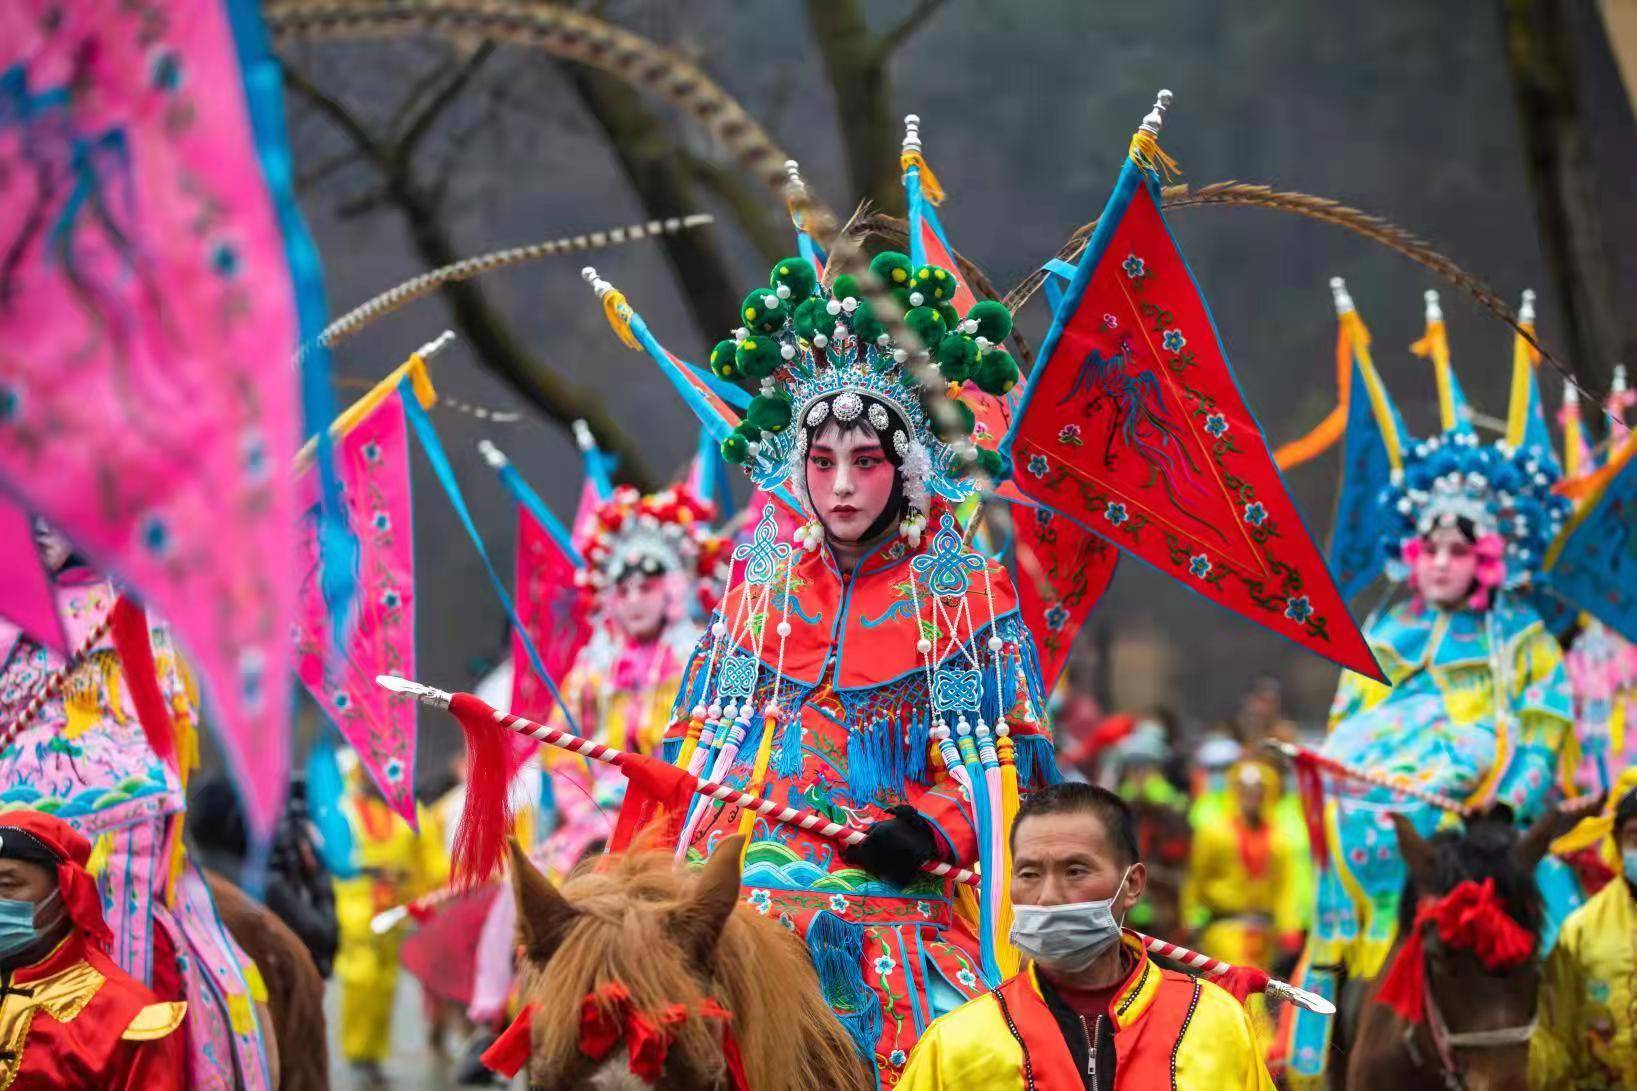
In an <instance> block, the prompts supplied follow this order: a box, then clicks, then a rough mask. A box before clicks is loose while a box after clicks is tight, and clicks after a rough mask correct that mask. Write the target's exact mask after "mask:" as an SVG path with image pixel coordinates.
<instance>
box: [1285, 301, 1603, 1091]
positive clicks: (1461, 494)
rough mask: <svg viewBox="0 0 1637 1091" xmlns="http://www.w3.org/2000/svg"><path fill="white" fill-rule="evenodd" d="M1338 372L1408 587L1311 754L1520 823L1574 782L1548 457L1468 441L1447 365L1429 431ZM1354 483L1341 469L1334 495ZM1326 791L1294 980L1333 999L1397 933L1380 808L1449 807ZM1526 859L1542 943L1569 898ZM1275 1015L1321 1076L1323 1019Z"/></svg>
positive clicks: (1375, 633)
mask: <svg viewBox="0 0 1637 1091" xmlns="http://www.w3.org/2000/svg"><path fill="white" fill-rule="evenodd" d="M1428 294H1429V297H1432V296H1435V293H1428ZM1338 302H1340V297H1338ZM1429 304H1430V305H1429V315H1428V318H1429V330H1431V329H1432V324H1433V323H1434V322H1436V323H1437V330H1436V332H1437V333H1438V334H1440V335H1441V333H1442V317H1441V315H1439V314H1438V312H1437V311H1436V301H1435V299H1429ZM1347 306H1348V307H1350V306H1351V301H1350V300H1349V301H1347ZM1435 359H1436V357H1435ZM1354 378H1355V385H1354V389H1355V390H1359V391H1367V392H1368V394H1369V397H1370V401H1371V402H1373V403H1374V405H1375V411H1374V414H1373V416H1372V415H1368V414H1366V415H1362V416H1366V417H1368V418H1369V420H1370V421H1371V423H1370V424H1367V425H1365V427H1373V428H1375V429H1378V432H1377V433H1376V434H1377V435H1378V436H1379V440H1380V443H1381V445H1382V446H1381V449H1382V450H1383V452H1385V453H1387V455H1388V458H1389V459H1390V461H1391V469H1392V472H1391V476H1390V479H1389V483H1388V484H1387V485H1386V487H1385V488H1383V489H1381V491H1380V492H1379V494H1378V495H1376V496H1375V497H1374V498H1373V500H1371V499H1364V500H1362V501H1361V502H1362V503H1365V504H1373V505H1379V507H1376V508H1374V510H1373V512H1372V513H1371V514H1373V515H1374V516H1375V517H1376V518H1378V519H1379V522H1378V523H1377V524H1376V525H1377V526H1378V527H1380V532H1379V534H1378V537H1377V540H1378V541H1379V549H1380V551H1381V555H1380V556H1379V560H1380V563H1382V564H1383V565H1384V567H1385V570H1386V573H1387V575H1388V576H1389V578H1391V579H1393V580H1395V581H1401V582H1403V583H1405V584H1407V587H1408V591H1409V595H1408V596H1407V597H1406V598H1404V599H1402V600H1401V601H1398V602H1396V603H1395V604H1393V605H1391V606H1390V607H1389V608H1387V609H1386V610H1385V611H1383V612H1381V613H1380V614H1379V615H1378V616H1376V617H1375V618H1374V620H1373V621H1372V622H1371V624H1370V625H1369V628H1368V637H1369V641H1370V647H1371V649H1372V650H1373V651H1374V653H1375V656H1376V659H1377V660H1378V661H1379V662H1380V664H1381V666H1382V668H1383V670H1384V671H1385V672H1386V674H1387V677H1388V681H1389V682H1390V683H1391V685H1390V686H1389V685H1381V684H1379V683H1376V682H1373V681H1370V680H1369V679H1366V678H1363V677H1362V676H1360V675H1357V674H1353V673H1347V674H1344V675H1343V677H1342V681H1341V685H1340V687H1339V689H1338V691H1337V693H1336V698H1335V703H1334V706H1333V707H1332V709H1331V718H1330V734H1329V737H1328V739H1327V740H1326V741H1325V744H1324V747H1323V753H1324V754H1325V755H1327V756H1329V757H1331V758H1334V759H1336V760H1338V761H1341V762H1344V763H1346V764H1348V765H1351V766H1354V767H1358V768H1361V769H1364V770H1368V771H1372V772H1376V773H1384V774H1389V775H1391V776H1393V777H1395V778H1398V779H1400V780H1402V781H1405V782H1408V783H1411V784H1413V785H1415V786H1416V787H1418V788H1421V789H1424V790H1426V791H1428V792H1432V793H1437V794H1439V795H1442V796H1445V797H1447V798H1449V799H1451V800H1454V801H1457V802H1459V803H1461V804H1464V805H1465V806H1467V807H1469V808H1474V809H1477V810H1483V809H1487V808H1490V807H1492V806H1493V805H1495V804H1504V805H1505V806H1506V807H1507V808H1509V809H1510V812H1511V815H1512V817H1513V819H1514V821H1516V822H1517V823H1519V824H1525V823H1528V822H1530V821H1531V820H1533V819H1534V818H1536V817H1537V816H1538V815H1539V814H1540V813H1541V812H1542V811H1543V810H1544V809H1545V807H1546V806H1547V805H1548V804H1549V803H1550V802H1551V797H1552V795H1553V793H1554V792H1555V791H1558V790H1559V789H1561V790H1563V791H1565V792H1572V791H1573V789H1572V774H1573V771H1574V769H1575V766H1576V765H1577V764H1578V752H1577V748H1576V745H1575V737H1574V733H1573V731H1572V728H1571V699H1570V691H1569V682H1568V678H1567V676H1566V674H1565V672H1564V668H1563V654H1562V650H1561V648H1560V647H1559V645H1558V642H1557V640H1556V639H1555V638H1554V637H1553V635H1552V633H1551V632H1550V631H1549V630H1548V629H1547V627H1546V625H1545V624H1544V623H1543V621H1542V619H1541V615H1540V613H1539V612H1537V609H1536V607H1535V605H1534V599H1533V598H1532V591H1533V588H1532V579H1533V576H1534V575H1535V574H1536V573H1537V572H1538V570H1539V565H1540V563H1541V561H1542V560H1543V559H1544V556H1545V553H1546V548H1547V546H1548V544H1549V543H1550V542H1551V540H1552V538H1553V536H1554V535H1555V534H1556V533H1557V530H1558V529H1559V527H1560V526H1561V525H1562V523H1563V520H1564V518H1565V517H1566V515H1567V510H1568V502H1567V501H1566V500H1564V499H1562V498H1560V497H1558V496H1556V495H1555V494H1554V493H1553V491H1552V486H1553V485H1554V484H1555V483H1556V482H1557V480H1558V478H1559V476H1560V475H1559V471H1558V469H1557V465H1556V462H1555V459H1554V458H1553V457H1552V453H1551V451H1550V448H1549V445H1545V446H1543V445H1540V444H1536V443H1525V444H1522V445H1519V446H1515V447H1514V446H1509V445H1507V444H1506V443H1504V442H1502V443H1495V444H1485V443H1482V442H1480V440H1479V437H1478V435H1477V434H1476V433H1475V432H1474V431H1473V429H1472V426H1471V424H1470V423H1469V422H1468V419H1467V417H1468V413H1467V410H1466V406H1465V402H1464V399H1463V397H1462V395H1461V392H1460V387H1459V385H1458V384H1457V382H1456V380H1455V378H1454V375H1453V373H1450V372H1449V371H1448V370H1447V367H1444V368H1441V369H1440V371H1439V380H1440V401H1441V405H1442V406H1443V408H1444V431H1443V433H1442V434H1441V435H1439V436H1436V437H1433V438H1431V439H1427V440H1424V441H1420V442H1413V443H1412V442H1411V441H1410V440H1409V439H1408V438H1407V437H1406V436H1405V435H1404V433H1403V425H1402V423H1401V422H1400V421H1399V418H1398V415H1397V412H1396V410H1393V409H1392V408H1391V405H1390V403H1389V402H1388V401H1387V398H1386V393H1385V391H1384V389H1383V388H1382V387H1381V385H1380V380H1379V378H1377V377H1376V375H1375V373H1374V371H1373V369H1372V370H1370V371H1369V372H1368V374H1367V375H1365V374H1361V372H1360V371H1359V370H1355V372H1354ZM1360 418H1361V414H1355V415H1354V423H1353V424H1351V425H1350V428H1356V427H1359V426H1360V425H1359V423H1358V422H1359V420H1360ZM1541 432H1542V433H1543V432H1544V422H1542V424H1541ZM1350 438H1356V437H1350ZM1355 449H1356V448H1355V447H1350V448H1349V450H1350V451H1352V450H1355ZM1349 465H1350V466H1351V460H1350V462H1349ZM1349 472H1351V470H1350V471H1349ZM1356 487H1358V483H1357V482H1356V481H1354V480H1351V479H1349V481H1348V482H1346V483H1345V484H1344V494H1345V491H1346V489H1348V488H1356ZM1346 504H1347V497H1346V496H1345V495H1344V497H1343V500H1342V505H1341V506H1342V507H1343V509H1344V510H1345V505H1346ZM1328 788H1329V792H1330V798H1329V799H1328V801H1327V802H1326V803H1325V806H1324V815H1323V828H1324V833H1325V837H1326V839H1327V841H1328V846H1327V847H1328V853H1327V854H1326V860H1325V863H1324V866H1323V867H1322V868H1321V870H1320V873H1319V877H1318V885H1317V892H1316V900H1315V907H1314V912H1313V923H1312V931H1311V933H1310V934H1309V937H1308V942H1307V947H1306V950H1305V952H1304V954H1303V957H1302V961H1301V965H1300V966H1299V967H1298V971H1297V972H1298V978H1297V984H1299V985H1300V986H1301V987H1302V988H1305V989H1309V990H1311V991H1314V992H1316V993H1319V994H1320V995H1323V996H1326V997H1329V998H1331V999H1332V1000H1334V999H1336V998H1337V997H1338V995H1339V994H1340V992H1341V990H1342V987H1343V986H1344V984H1345V983H1347V982H1348V981H1354V982H1358V981H1364V980H1368V979H1370V978H1372V977H1374V976H1375V975H1376V974H1377V973H1378V972H1379V971H1380V970H1381V969H1382V966H1383V961H1384V960H1385V958H1386V956H1387V954H1388V952H1389V950H1390V949H1391V948H1392V946H1393V943H1394V940H1395V938H1396V935H1397V929H1398V922H1399V901H1400V895H1401V892H1402V891H1403V889H1404V884H1405V880H1406V875H1407V872H1406V867H1405V862H1404V858H1403V856H1402V854H1401V853H1400V851H1399V848H1398V839H1397V838H1396V837H1395V835H1394V827H1393V824H1392V815H1393V813H1395V812H1396V813H1397V814H1400V815H1402V816H1404V817H1405V818H1406V819H1407V820H1408V821H1409V823H1410V824H1411V825H1412V826H1413V827H1414V829H1415V831H1416V832H1417V833H1418V834H1419V835H1421V836H1422V837H1430V836H1431V835H1432V834H1433V833H1434V832H1435V831H1436V830H1438V829H1440V828H1448V827H1449V826H1451V825H1453V824H1454V823H1455V817H1454V816H1453V815H1452V814H1450V813H1449V812H1446V811H1444V810H1441V809H1439V808H1437V807H1435V806H1432V805H1430V804H1428V803H1425V802H1422V801H1419V800H1417V799H1413V798H1409V797H1407V796H1406V795H1404V794H1403V793H1400V792H1396V791H1394V790H1392V789H1388V788H1384V787H1366V786H1361V785H1359V784H1355V783H1351V782H1342V781H1332V782H1330V783H1329V785H1328ZM1473 813H1476V812H1475V811H1474V812H1473ZM1540 868H1541V869H1542V870H1538V871H1537V878H1538V880H1539V882H1540V886H1541V889H1542V894H1543V896H1544V897H1545V898H1546V901H1547V918H1548V919H1547V921H1546V925H1545V933H1544V935H1543V942H1542V944H1541V948H1540V949H1541V951H1542V952H1543V953H1544V952H1545V951H1546V950H1549V949H1550V944H1551V935H1552V934H1553V933H1554V932H1555V925H1556V924H1557V923H1560V922H1561V920H1562V918H1563V916H1565V915H1566V914H1567V912H1568V911H1569V909H1572V908H1573V904H1574V899H1575V898H1576V897H1577V895H1575V894H1574V893H1573V890H1572V882H1570V881H1568V879H1567V876H1566V875H1560V874H1558V872H1559V871H1562V870H1563V869H1562V865H1561V863H1560V862H1558V861H1556V860H1554V859H1552V858H1549V857H1548V858H1547V859H1546V860H1545V861H1544V862H1543V863H1542V864H1541V865H1540ZM1291 1014H1292V1015H1293V1018H1291V1019H1290V1021H1289V1022H1288V1023H1287V1024H1286V1026H1285V1028H1284V1029H1285V1034H1284V1038H1285V1041H1284V1043H1283V1045H1284V1050H1285V1057H1286V1063H1287V1064H1288V1066H1289V1067H1288V1071H1287V1076H1288V1078H1289V1080H1290V1083H1291V1085H1292V1086H1294V1087H1306V1086H1320V1085H1321V1083H1322V1081H1323V1079H1324V1078H1325V1070H1326V1067H1327V1065H1328V1062H1329V1056H1328V1055H1329V1053H1330V1050H1331V1034H1332V1028H1333V1022H1334V1021H1333V1020H1328V1019H1322V1018H1316V1017H1314V1016H1312V1015H1311V1014H1310V1013H1308V1012H1305V1011H1294V1010H1293V1011H1292V1013H1291Z"/></svg>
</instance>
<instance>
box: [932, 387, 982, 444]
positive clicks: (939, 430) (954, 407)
mask: <svg viewBox="0 0 1637 1091" xmlns="http://www.w3.org/2000/svg"><path fill="white" fill-rule="evenodd" d="M946 409H948V410H950V412H948V413H946V412H944V410H946ZM945 418H948V419H947V421H946V420H945ZM927 419H928V420H929V421H931V422H932V431H933V432H934V433H935V434H936V435H937V437H938V438H939V439H941V440H943V441H944V442H945V443H953V442H955V441H956V440H958V439H965V438H966V437H967V436H969V435H971V434H972V429H973V428H975V427H977V423H978V418H977V416H976V414H974V413H973V412H972V407H971V406H969V405H967V404H966V403H965V402H963V401H961V400H960V399H959V398H946V397H944V396H943V395H942V394H935V395H933V396H932V397H931V398H929V399H928V404H927Z"/></svg>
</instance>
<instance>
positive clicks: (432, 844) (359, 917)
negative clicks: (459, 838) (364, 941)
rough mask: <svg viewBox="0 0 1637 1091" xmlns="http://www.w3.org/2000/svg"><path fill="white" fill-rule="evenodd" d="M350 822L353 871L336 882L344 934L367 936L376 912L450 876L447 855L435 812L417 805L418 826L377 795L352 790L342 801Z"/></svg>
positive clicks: (337, 906)
mask: <svg viewBox="0 0 1637 1091" xmlns="http://www.w3.org/2000/svg"><path fill="white" fill-rule="evenodd" d="M341 806H342V812H343V813H344V814H345V815H346V817H347V823H348V825H349V826H351V827H352V835H353V854H354V855H353V860H354V863H355V864H356V865H357V867H358V874H357V876H355V877H354V878H351V879H337V880H336V882H335V912H336V920H337V923H338V924H339V925H340V928H341V932H342V933H343V936H358V937H365V938H367V937H368V936H369V935H370V921H371V920H373V919H374V917H375V914H377V913H379V912H381V911H382V910H385V909H390V908H392V907H393V906H395V905H402V904H403V903H404V902H407V901H410V900H412V899H414V898H418V897H420V896H421V895H422V894H426V893H428V892H429V891H432V890H436V889H437V888H438V887H440V886H442V885H443V884H444V883H445V882H447V881H448V879H449V857H448V856H447V855H445V853H444V848H443V837H442V834H441V832H440V828H439V823H438V819H437V816H436V814H435V812H433V811H432V810H430V809H429V808H426V807H419V808H417V812H418V818H419V821H420V827H421V829H420V832H419V833H416V832H415V831H414V830H412V829H410V828H409V823H407V822H405V821H404V820H403V819H402V818H400V817H398V815H397V814H395V813H394V812H393V811H392V809H391V808H390V807H389V806H387V804H386V803H385V802H383V801H382V800H379V799H376V798H373V797H365V796H363V795H360V794H358V793H352V794H350V795H349V796H347V797H345V798H344V800H343V802H342V805H341Z"/></svg>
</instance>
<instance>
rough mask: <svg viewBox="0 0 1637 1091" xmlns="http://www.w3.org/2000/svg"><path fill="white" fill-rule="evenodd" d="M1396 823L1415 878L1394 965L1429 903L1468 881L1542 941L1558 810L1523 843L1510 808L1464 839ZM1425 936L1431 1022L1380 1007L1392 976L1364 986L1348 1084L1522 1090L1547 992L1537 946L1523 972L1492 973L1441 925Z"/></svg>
mask: <svg viewBox="0 0 1637 1091" xmlns="http://www.w3.org/2000/svg"><path fill="white" fill-rule="evenodd" d="M1392 818H1393V825H1394V826H1395V827H1396V829H1397V831H1398V844H1399V850H1400V851H1401V852H1402V853H1403V855H1404V862H1405V864H1406V865H1407V866H1408V869H1409V879H1408V881H1407V882H1406V884H1405V889H1404V896H1403V898H1402V900H1401V902H1400V906H1399V926H1398V941H1397V943H1396V944H1395V945H1394V947H1393V950H1392V952H1391V953H1390V954H1389V955H1388V958H1387V963H1386V965H1387V966H1388V967H1391V966H1392V965H1393V962H1394V960H1395V959H1396V958H1397V956H1398V953H1399V951H1400V950H1401V949H1402V948H1403V947H1404V945H1405V943H1406V941H1407V940H1408V939H1409V938H1410V935H1411V930H1412V928H1413V927H1414V924H1415V917H1416V912H1417V907H1418V905H1419V904H1420V903H1421V901H1422V899H1426V898H1436V897H1440V896H1442V895H1446V894H1448V893H1449V892H1450V891H1451V890H1452V889H1453V888H1455V887H1456V886H1457V885H1458V884H1459V883H1461V882H1462V881H1463V880H1467V879H1471V880H1475V881H1482V880H1485V879H1490V880H1493V882H1494V884H1495V893H1496V895H1497V897H1498V899H1499V901H1500V903H1501V905H1502V907H1503V908H1504V910H1505V912H1506V915H1507V916H1509V917H1511V918H1512V920H1513V921H1515V922H1516V923H1517V924H1518V925H1520V926H1521V927H1522V928H1523V929H1524V930H1525V931H1526V932H1527V933H1528V935H1529V936H1530V938H1531V939H1532V940H1533V941H1534V942H1535V943H1537V944H1538V936H1539V935H1540V928H1541V922H1542V915H1543V914H1542V907H1541V898H1540V892H1539V890H1538V889H1537V887H1536V885H1535V866H1536V865H1537V864H1539V863H1540V860H1541V858H1542V856H1544V855H1545V852H1546V848H1547V846H1548V845H1549V844H1550V842H1551V838H1552V836H1553V834H1554V833H1555V832H1557V825H1558V821H1557V816H1556V815H1555V814H1553V813H1550V812H1549V813H1548V814H1547V815H1546V816H1544V817H1543V818H1542V819H1541V820H1540V821H1538V822H1536V823H1535V825H1534V826H1533V827H1532V828H1531V829H1530V830H1529V832H1528V833H1526V834H1524V835H1523V836H1521V837H1520V836H1519V835H1518V833H1517V830H1516V828H1515V827H1514V826H1513V824H1512V822H1511V821H1510V816H1509V815H1507V814H1505V813H1504V809H1501V813H1499V814H1497V815H1495V816H1492V817H1486V818H1476V819H1470V820H1468V823H1467V826H1466V829H1465V831H1463V832H1461V833H1455V832H1446V833H1439V834H1436V835H1434V836H1433V837H1431V838H1430V839H1424V838H1422V837H1421V836H1420V834H1418V833H1417V832H1416V830H1415V828H1414V827H1413V826H1412V825H1411V824H1410V822H1409V820H1408V819H1406V818H1404V817H1402V816H1400V815H1397V814H1395V815H1393V816H1392ZM1421 935H1422V937H1423V944H1424V952H1423V958H1424V966H1425V977H1426V1010H1427V1018H1426V1019H1425V1020H1424V1021H1423V1022H1420V1023H1409V1022H1406V1021H1405V1020H1404V1019H1402V1018H1400V1016H1399V1015H1398V1013H1397V1012H1395V1011H1394V1010H1393V1009H1392V1008H1390V1007H1388V1006H1387V1005H1385V1004H1383V1003H1377V1002H1376V996H1377V993H1378V991H1379V990H1380V988H1381V985H1382V982H1383V980H1384V978H1385V977H1386V976H1387V971H1385V970H1384V971H1383V972H1382V973H1381V974H1379V975H1377V976H1376V978H1375V979H1374V980H1372V981H1369V982H1366V983H1365V984H1364V987H1363V990H1362V996H1361V999H1362V1004H1361V1005H1360V1007H1359V1010H1358V1016H1357V1020H1356V1024H1355V1028H1354V1029H1355V1033H1354V1035H1353V1036H1352V1037H1353V1044H1352V1047H1351V1050H1350V1056H1349V1057H1348V1060H1347V1069H1346V1072H1347V1083H1346V1086H1347V1087H1360V1088H1364V1087H1370V1088H1373V1087H1390V1088H1392V1089H1393V1091H1418V1089H1421V1088H1426V1089H1428V1091H1450V1089H1464V1091H1513V1089H1516V1091H1524V1089H1525V1088H1527V1087H1528V1078H1527V1070H1528V1056H1529V1033H1530V1030H1531V1029H1532V1028H1533V1026H1534V1021H1535V1002H1536V996H1537V993H1538V992H1539V988H1540V960H1539V957H1538V955H1539V952H1538V950H1536V951H1534V952H1532V954H1531V956H1530V957H1528V958H1526V959H1524V960H1523V962H1522V963H1521V964H1520V965H1518V966H1516V967H1515V968H1512V969H1506V970H1490V969H1487V968H1486V967H1485V965H1484V964H1483V962H1482V961H1481V960H1480V959H1479V957H1478V956H1477V955H1476V954H1475V953H1474V952H1473V951H1471V950H1466V949H1464V948H1462V947H1458V946H1451V945H1448V944H1445V943H1444V942H1443V941H1442V939H1441V938H1440V935H1439V929H1438V928H1436V927H1431V926H1427V927H1424V928H1423V929H1422V931H1421ZM1337 1037H1338V1038H1340V1037H1341V1036H1340V1035H1338V1036H1337Z"/></svg>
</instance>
